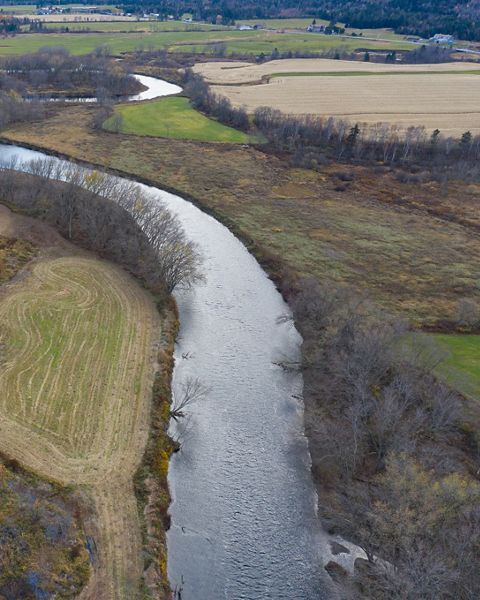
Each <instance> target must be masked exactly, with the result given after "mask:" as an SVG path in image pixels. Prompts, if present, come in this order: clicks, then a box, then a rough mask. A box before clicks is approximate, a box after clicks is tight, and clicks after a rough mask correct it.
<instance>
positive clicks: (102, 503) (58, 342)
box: [0, 210, 160, 600]
mask: <svg viewBox="0 0 480 600" xmlns="http://www.w3.org/2000/svg"><path fill="white" fill-rule="evenodd" d="M0 216H1V217H2V218H1V220H0V233H6V234H7V233H11V232H10V231H9V230H8V228H9V216H8V214H6V213H5V211H4V210H2V213H1V215H0ZM15 218H16V219H24V220H26V219H27V218H26V217H15ZM10 220H11V219H10ZM42 227H43V226H42ZM37 230H38V227H37ZM50 235H52V234H50ZM61 244H62V245H61V247H57V248H56V249H54V250H49V251H48V253H50V256H47V255H45V256H42V257H41V258H40V259H38V260H36V261H35V262H34V263H33V265H32V266H31V267H30V268H29V271H30V274H29V275H28V276H27V277H24V278H22V279H21V280H18V281H16V282H13V283H11V284H8V285H5V286H4V287H3V288H2V291H1V295H0V331H1V342H2V345H3V354H2V370H1V374H0V390H1V394H0V396H1V401H0V415H1V426H0V431H1V436H0V451H1V450H3V451H7V452H8V454H9V455H10V456H14V457H15V458H16V459H17V460H18V461H19V462H20V463H21V464H23V465H25V466H27V467H28V468H29V469H32V470H34V471H35V472H37V473H38V474H39V475H41V476H43V477H46V478H49V479H53V480H55V481H57V482H59V483H61V484H62V485H67V486H70V485H71V486H75V487H78V486H80V487H81V488H82V489H83V490H85V492H86V493H88V496H89V497H90V498H91V501H92V502H93V504H94V506H95V509H96V513H97V515H98V520H97V521H96V522H95V523H94V524H92V523H87V524H86V527H87V529H89V530H90V533H91V534H92V535H94V536H95V540H96V544H97V548H98V555H97V556H96V560H95V568H94V573H93V576H92V577H91V579H90V581H89V583H88V585H87V587H86V588H85V590H84V591H83V592H82V594H81V596H80V597H81V598H82V599H88V600H93V599H103V598H104V599H108V600H111V599H113V598H118V599H120V598H125V599H126V598H131V597H133V596H132V593H134V590H135V589H136V588H137V586H138V585H139V580H140V577H141V574H142V570H143V562H142V560H141V544H142V542H141V536H140V524H139V519H138V513H137V504H136V499H135V495H134V491H133V482H132V478H133V475H134V472H135V470H136V468H137V467H138V464H139V463H140V461H141V459H142V455H143V451H144V447H145V444H146V440H147V437H148V430H149V417H150V404H151V390H152V383H153V376H154V362H153V361H154V354H155V352H154V350H155V344H156V343H157V342H158V340H159V336H160V320H159V316H158V313H157V311H156V307H155V304H154V302H153V300H152V299H151V298H150V297H149V295H148V294H147V293H146V292H145V291H144V290H143V289H142V288H141V287H140V286H139V285H138V284H137V283H136V282H135V281H134V280H133V279H132V278H131V277H130V276H129V275H127V274H126V273H125V272H124V271H122V270H121V269H120V268H118V267H116V266H114V265H112V264H110V263H106V262H103V261H99V260H96V259H94V258H91V257H90V255H87V254H86V253H85V254H84V253H80V254H78V255H76V254H72V250H71V249H70V248H71V247H70V246H69V245H67V244H66V242H62V243H61ZM48 253H47V254H48ZM92 531H93V532H94V533H92Z"/></svg>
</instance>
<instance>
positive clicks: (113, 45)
mask: <svg viewBox="0 0 480 600" xmlns="http://www.w3.org/2000/svg"><path fill="white" fill-rule="evenodd" d="M122 25H123V23H122ZM218 43H222V44H225V48H226V52H227V53H232V52H237V53H240V54H246V55H249V54H250V55H257V54H260V53H261V52H264V53H265V54H267V53H271V52H272V51H274V49H275V48H277V49H278V50H279V51H286V52H288V51H292V52H297V51H298V52H301V51H305V52H307V51H308V52H322V51H326V50H331V49H336V48H339V49H340V48H341V49H347V50H354V49H356V48H359V47H362V48H363V47H368V48H384V49H389V50H395V49H397V50H399V49H402V48H405V47H409V46H408V44H405V43H401V42H378V43H377V42H366V41H360V40H359V38H341V37H336V36H324V35H315V34H304V35H299V34H281V33H276V32H269V31H237V30H234V29H229V30H225V31H224V30H221V31H216V30H214V31H212V30H206V31H191V30H188V29H186V30H185V31H148V32H143V31H133V32H130V33H125V32H123V31H122V32H119V31H115V30H109V31H105V32H100V33H97V32H95V33H94V32H92V33H58V34H57V33H50V34H36V33H23V34H19V35H16V36H15V37H7V38H2V40H1V41H0V55H1V54H24V53H28V52H35V51H36V50H38V49H39V48H42V47H46V46H64V47H65V48H67V49H68V50H70V52H72V54H86V53H88V52H91V51H92V50H94V49H95V48H97V47H98V46H102V45H103V46H108V47H109V48H110V50H111V53H112V54H114V55H118V54H121V53H123V52H132V51H133V50H136V49H137V48H140V47H142V48H149V49H150V48H151V49H156V50H158V49H169V50H172V51H176V52H195V53H197V52H206V53H210V52H213V51H214V50H215V45H216V44H218Z"/></svg>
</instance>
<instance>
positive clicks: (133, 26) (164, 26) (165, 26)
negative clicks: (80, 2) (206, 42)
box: [48, 19, 231, 33]
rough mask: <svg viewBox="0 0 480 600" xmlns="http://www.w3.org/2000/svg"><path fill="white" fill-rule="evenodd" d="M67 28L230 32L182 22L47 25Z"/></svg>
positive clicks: (76, 29)
mask: <svg viewBox="0 0 480 600" xmlns="http://www.w3.org/2000/svg"><path fill="white" fill-rule="evenodd" d="M65 26H68V29H69V30H70V31H82V30H85V29H89V30H91V31H105V32H111V31H120V32H121V31H146V32H159V31H170V32H171V31H176V32H188V33H192V32H197V31H209V32H212V31H231V29H230V28H228V27H221V26H219V25H209V24H208V23H195V24H189V23H183V22H182V21H135V20H125V21H96V22H92V21H85V20H84V19H82V21H77V22H69V23H62V22H56V23H51V22H49V23H48V28H49V29H60V28H61V27H65Z"/></svg>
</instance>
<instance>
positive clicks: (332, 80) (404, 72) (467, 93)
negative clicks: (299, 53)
mask: <svg viewBox="0 0 480 600" xmlns="http://www.w3.org/2000/svg"><path fill="white" fill-rule="evenodd" d="M274 62H276V63H278V62H279V61H274ZM280 62H281V63H283V62H285V63H288V64H273V63H267V64H266V65H250V66H245V63H239V64H238V65H237V67H238V68H232V66H235V65H234V63H230V64H229V65H227V64H226V63H211V64H207V65H200V66H199V67H198V70H199V71H200V72H203V73H204V74H205V75H206V76H207V78H208V79H209V80H210V81H215V82H223V85H215V86H213V90H214V91H215V92H217V93H218V94H220V95H223V96H226V97H227V98H229V99H230V100H231V102H232V103H233V105H234V106H245V107H246V108H247V110H248V111H249V112H253V111H254V110H255V109H256V108H258V107H259V106H271V107H273V108H277V109H279V110H281V111H282V112H284V113H291V114H316V115H321V116H333V117H338V118H345V119H347V120H349V121H351V122H357V123H367V124H374V123H379V122H382V123H389V124H391V125H399V126H400V127H409V126H424V127H426V128H427V129H428V130H430V131H432V130H434V129H437V128H438V129H440V130H441V131H442V133H444V134H445V135H451V136H455V137H459V136H460V135H461V134H462V133H464V132H465V131H468V130H470V131H471V132H472V133H475V134H479V133H480V108H479V105H478V98H479V96H480V76H479V70H478V65H474V64H472V63H445V64H441V65H415V66H414V65H412V66H410V65H402V66H395V65H385V64H382V65H380V64H370V63H362V62H352V61H335V60H324V61H323V60H311V61H310V60H290V61H289V60H287V61H280ZM242 65H243V66H242ZM227 67H228V68H227ZM475 67H476V72H475V70H474V68H475ZM426 70H427V71H428V72H427V73H426V72H425V71H426ZM442 71H443V72H442ZM467 71H471V72H470V73H468V72H467ZM282 73H283V74H284V75H283V76H281V74H282ZM298 73H305V75H304V76H300V77H299V76H294V75H296V74H298ZM329 73H330V75H329ZM272 74H279V76H275V77H272V78H270V79H269V80H268V81H264V82H261V83H252V82H255V81H257V82H258V80H259V79H262V77H267V76H269V75H272ZM285 74H286V75H285ZM342 74H343V76H342ZM362 74H363V76H362ZM237 81H238V82H240V84H239V85H233V84H234V83H235V82H237ZM246 82H248V83H249V85H242V83H246Z"/></svg>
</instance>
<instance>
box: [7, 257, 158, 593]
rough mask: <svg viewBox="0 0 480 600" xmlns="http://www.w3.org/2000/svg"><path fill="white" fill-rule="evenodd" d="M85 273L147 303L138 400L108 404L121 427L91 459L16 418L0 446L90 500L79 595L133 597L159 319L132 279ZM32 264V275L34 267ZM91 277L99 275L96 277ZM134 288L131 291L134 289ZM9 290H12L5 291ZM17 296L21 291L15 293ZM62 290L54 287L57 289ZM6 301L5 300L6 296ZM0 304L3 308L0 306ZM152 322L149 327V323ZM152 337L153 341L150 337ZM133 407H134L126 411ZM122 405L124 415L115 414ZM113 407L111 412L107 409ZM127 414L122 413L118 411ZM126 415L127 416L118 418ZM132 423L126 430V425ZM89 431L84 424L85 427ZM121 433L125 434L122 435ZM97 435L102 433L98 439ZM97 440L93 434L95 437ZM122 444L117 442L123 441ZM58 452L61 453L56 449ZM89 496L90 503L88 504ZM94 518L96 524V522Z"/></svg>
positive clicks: (16, 289)
mask: <svg viewBox="0 0 480 600" xmlns="http://www.w3.org/2000/svg"><path fill="white" fill-rule="evenodd" d="M59 260H60V261H61V262H62V261H63V262H64V261H67V262H68V261H70V262H71V261H72V260H73V261H79V260H80V263H83V264H85V261H86V259H83V258H82V259H78V258H71V257H69V258H67V259H56V260H54V261H46V262H44V263H43V267H42V268H45V264H46V263H48V262H50V263H57V265H58V261H59ZM87 262H88V268H89V269H90V268H91V266H92V264H95V265H96V266H97V268H98V265H99V264H101V265H102V268H103V269H108V271H109V273H116V274H117V276H118V288H122V290H121V291H120V289H117V290H116V293H118V294H120V293H121V292H123V291H124V288H127V290H128V293H129V294H132V295H133V296H135V295H136V301H137V303H138V302H140V304H142V303H143V306H144V308H146V307H147V306H148V309H147V314H148V318H147V319H146V323H147V326H146V327H145V326H143V325H141V324H140V325H139V327H140V328H141V332H140V333H141V335H140V337H139V339H140V340H142V342H141V345H142V346H143V348H144V355H145V356H144V360H143V363H142V371H143V377H144V381H143V382H138V381H135V385H136V386H140V387H139V394H138V396H139V397H141V402H137V403H129V402H124V403H117V407H118V410H117V413H115V405H113V407H112V404H111V403H109V404H108V405H106V407H108V419H107V420H106V421H108V422H109V423H114V422H115V421H116V422H117V425H118V424H119V423H120V424H121V425H122V427H121V429H122V431H121V432H120V435H119V431H116V430H115V426H109V425H108V424H107V428H106V429H107V430H106V431H104V436H103V438H104V439H103V448H101V449H100V446H98V447H97V449H96V450H95V449H93V448H92V452H91V453H90V455H87V456H84V457H77V456H74V455H73V456H72V455H71V454H72V453H71V449H70V452H68V451H66V450H65V448H62V447H61V446H58V445H56V443H55V438H54V441H53V442H52V440H51V439H49V436H48V435H47V436H45V435H44V434H43V433H42V431H38V430H34V429H32V428H31V427H30V426H29V425H28V420H27V424H25V423H22V422H21V419H18V415H17V420H16V421H14V420H13V419H11V418H4V419H3V420H2V424H1V432H2V436H1V444H2V446H4V447H5V448H6V449H7V450H8V452H9V454H10V455H11V456H13V457H15V459H17V460H19V461H20V462H21V463H22V464H25V465H26V466H27V467H28V468H31V469H32V470H34V471H36V472H38V473H39V474H40V475H43V476H47V477H49V478H51V479H54V480H55V481H58V482H60V483H62V484H67V485H75V486H78V487H79V488H81V489H82V490H83V491H84V494H85V498H86V499H87V500H86V502H87V504H88V502H91V504H92V506H93V507H94V508H95V512H96V515H97V518H91V519H89V521H88V522H86V523H85V527H86V530H87V533H88V532H89V531H90V533H91V534H92V537H93V538H94V539H95V542H96V543H95V545H96V548H97V552H96V553H95V557H94V572H93V575H92V577H91V579H90V582H89V585H88V586H87V588H86V589H85V590H84V591H83V592H82V594H81V596H80V597H81V598H92V599H93V598H133V597H135V593H136V592H135V590H136V589H137V588H138V587H139V585H140V581H141V579H142V574H143V564H142V561H141V555H142V540H141V535H140V529H141V526H140V519H139V515H138V513H137V505H136V500H135V496H134V490H133V481H132V478H133V474H134V472H135V470H136V468H137V466H138V464H139V463H140V461H141V459H142V456H143V451H144V448H145V444H146V442H147V437H148V431H149V419H150V407H151V389H152V384H153V371H154V367H153V362H154V359H155V358H156V357H155V356H154V342H155V343H157V341H158V337H159V329H160V328H159V316H158V313H157V309H156V306H155V304H154V303H153V301H152V300H151V299H150V298H148V296H147V294H146V293H145V292H143V291H142V290H141V288H140V286H139V285H138V284H137V283H136V282H134V280H133V279H132V278H131V277H130V276H128V275H126V274H125V273H123V272H122V271H121V270H120V269H119V268H117V267H114V266H113V265H108V267H107V266H106V263H100V262H99V261H93V260H90V261H87ZM38 266H39V265H38V264H37V265H35V267H34V269H33V271H34V272H35V269H38ZM97 275H98V272H97ZM29 280H30V278H27V279H26V280H25V281H22V282H20V283H19V284H15V285H13V286H12V288H13V294H15V292H17V293H18V292H19V290H24V289H25V287H26V286H28V285H29V284H30V281H29ZM133 290H134V291H133ZM9 291H11V290H9ZM20 293H21V292H20ZM60 293H61V290H60ZM6 297H7V298H8V297H9V295H8V294H7V296H6ZM2 305H3V303H2ZM152 325H154V326H152ZM154 338H155V339H154ZM136 350H137V352H135V351H133V352H130V353H129V354H127V355H126V359H127V360H128V357H129V356H130V358H131V360H135V359H136V358H138V349H136ZM131 404H133V407H131V408H129V407H130V405H131ZM121 405H123V407H124V408H123V411H122V409H121ZM112 408H113V412H112ZM125 411H126V412H129V414H128V415H126V414H123V413H125ZM122 417H126V418H122ZM130 421H132V422H133V425H129V424H128V423H129V422H130ZM89 425H90V429H91V423H89ZM123 434H125V435H123ZM99 437H100V438H101V437H102V436H99ZM97 439H98V437H97ZM122 440H123V443H122ZM62 450H63V451H62ZM88 498H90V500H88ZM97 519H98V520H97Z"/></svg>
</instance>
